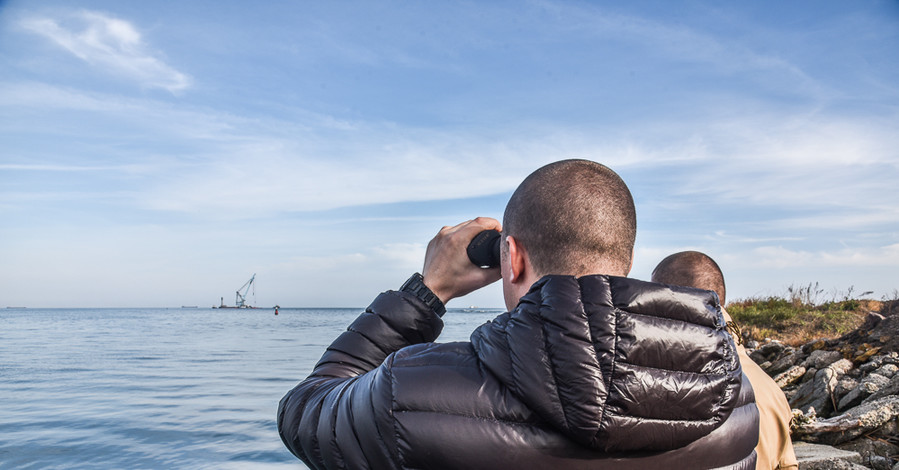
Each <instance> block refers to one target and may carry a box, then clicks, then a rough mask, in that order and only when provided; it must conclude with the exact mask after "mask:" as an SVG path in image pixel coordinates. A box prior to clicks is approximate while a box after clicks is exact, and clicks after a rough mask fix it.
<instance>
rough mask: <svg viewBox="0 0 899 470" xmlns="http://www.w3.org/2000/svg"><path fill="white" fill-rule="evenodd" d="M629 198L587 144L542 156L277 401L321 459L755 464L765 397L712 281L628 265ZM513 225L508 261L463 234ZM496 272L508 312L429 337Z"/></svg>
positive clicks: (378, 464) (432, 246)
mask: <svg viewBox="0 0 899 470" xmlns="http://www.w3.org/2000/svg"><path fill="white" fill-rule="evenodd" d="M636 226H637V224H636V215H635V211H634V201H633V198H632V197H631V194H630V191H629V190H628V189H627V185H625V184H624V181H622V180H621V178H620V177H619V176H618V175H617V174H616V173H615V172H614V171H612V170H611V169H609V168H608V167H606V166H603V165H601V164H599V163H596V162H592V161H588V160H564V161H560V162H555V163H551V164H549V165H546V166H544V167H542V168H539V169H538V170H536V171H535V172H534V173H532V174H531V175H530V176H528V177H527V178H526V179H525V180H524V181H523V182H522V183H521V185H520V186H519V187H518V189H516V190H515V192H514V193H513V194H512V197H511V199H510V200H509V203H508V205H507V207H506V211H505V213H504V218H503V224H502V225H501V224H500V223H499V221H497V220H495V219H490V218H485V217H482V218H477V219H474V220H469V221H467V222H463V223H461V224H458V225H455V226H452V227H444V228H443V229H441V230H440V232H439V233H438V234H437V236H435V237H434V239H433V240H431V242H430V243H429V244H428V249H427V252H426V253H425V259H424V268H423V270H422V274H418V273H416V274H414V275H413V276H412V277H410V278H409V280H408V281H406V283H405V284H404V285H403V287H401V288H400V290H399V291H387V292H385V293H382V294H381V295H379V296H378V297H377V298H376V299H375V300H374V302H373V303H372V304H371V305H370V306H369V307H368V309H367V310H366V312H365V313H363V314H362V315H361V316H360V317H359V318H358V319H356V321H355V322H353V323H352V324H351V325H350V326H349V328H348V330H347V331H346V332H344V333H343V334H341V335H340V336H339V337H338V338H337V339H336V340H335V341H334V342H333V343H332V344H331V346H330V347H328V349H327V351H326V352H325V353H324V355H323V356H322V358H321V360H320V361H319V363H318V364H317V365H316V366H315V369H314V370H313V371H312V374H311V375H309V376H308V377H307V378H306V379H305V380H303V381H302V382H301V383H300V384H299V385H297V386H296V387H295V388H294V389H293V390H291V391H290V392H289V393H288V394H287V395H286V396H285V397H284V398H283V399H282V400H281V404H280V406H279V407H278V429H279V432H280V434H281V438H282V440H283V441H284V443H285V445H286V446H287V447H288V448H289V449H290V451H291V452H293V453H294V454H295V455H296V456H297V457H299V458H300V459H302V460H303V461H304V462H306V463H307V465H309V466H310V467H313V468H350V469H355V468H378V469H380V468H388V469H394V468H395V469H401V468H402V469H407V468H408V469H412V468H414V469H425V468H445V469H456V468H465V469H499V468H514V469H546V468H552V469H561V470H566V469H575V468H577V469H646V468H659V469H661V468H697V469H700V468H701V469H710V468H720V469H725V468H726V469H733V470H750V469H752V468H755V451H754V448H755V445H756V441H757V438H758V411H757V409H756V407H755V404H754V398H753V396H752V388H751V387H750V386H749V385H748V381H747V379H746V377H745V376H744V375H743V373H742V372H741V369H740V363H739V361H738V359H737V354H736V347H735V345H734V342H733V340H732V338H731V337H730V335H729V334H728V333H727V331H726V329H725V324H724V320H723V318H722V317H721V313H720V308H719V307H718V302H717V298H716V297H715V295H714V294H711V293H708V292H704V291H696V290H690V291H689V292H687V291H685V290H684V289H683V288H679V289H672V288H669V287H666V286H663V285H661V284H653V283H648V282H643V281H638V280H635V279H629V278H627V277H625V276H627V274H628V272H629V271H630V267H631V261H632V255H633V249H634V238H635V236H636ZM489 229H494V230H502V235H501V239H500V242H499V243H500V249H499V258H500V266H499V267H494V268H486V269H485V268H481V267H479V266H476V265H475V264H473V263H472V262H471V261H470V260H469V258H468V256H467V254H466V247H467V246H468V245H469V243H470V242H471V241H472V240H473V239H474V237H475V236H476V235H478V234H479V233H480V232H482V231H484V230H489ZM500 278H502V285H503V295H504V298H505V303H506V307H507V308H508V309H509V311H508V312H506V313H504V314H502V315H499V316H498V317H496V318H495V319H494V320H493V321H491V322H488V323H485V324H484V325H481V326H480V327H478V328H477V329H476V330H475V331H474V332H473V333H472V335H471V341H468V342H456V343H442V344H441V343H434V342H433V341H434V340H436V339H437V336H438V335H439V333H440V330H441V328H442V327H443V321H442V319H441V317H443V315H444V313H445V312H446V308H445V304H446V302H448V301H449V300H450V299H453V298H456V297H459V296H462V295H465V294H467V293H469V292H471V291H473V290H475V289H479V288H481V287H483V286H485V285H487V284H490V283H492V282H494V281H496V280H498V279H500Z"/></svg>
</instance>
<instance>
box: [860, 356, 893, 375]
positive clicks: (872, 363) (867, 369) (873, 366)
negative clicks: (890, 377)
mask: <svg viewBox="0 0 899 470" xmlns="http://www.w3.org/2000/svg"><path fill="white" fill-rule="evenodd" d="M889 357H890V355H889V354H884V355H880V356H874V357H872V358H871V359H868V362H866V363H864V364H862V365H860V366H858V371H859V372H861V373H862V374H868V373H871V372H873V371H875V370H877V369H878V368H880V367H881V366H883V364H884V361H885V360H886V359H887V358H889Z"/></svg>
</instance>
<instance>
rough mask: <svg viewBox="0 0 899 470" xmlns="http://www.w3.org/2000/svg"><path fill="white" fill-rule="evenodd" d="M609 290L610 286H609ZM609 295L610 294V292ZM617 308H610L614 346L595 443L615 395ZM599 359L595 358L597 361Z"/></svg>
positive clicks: (594, 438)
mask: <svg viewBox="0 0 899 470" xmlns="http://www.w3.org/2000/svg"><path fill="white" fill-rule="evenodd" d="M609 287H610V288H611V286H609ZM610 295H611V292H610ZM618 312H619V310H618V308H617V307H614V306H613V307H612V313H613V314H614V315H615V323H614V324H613V325H612V328H613V329H614V331H613V335H614V336H613V337H614V338H615V341H614V344H613V346H612V367H611V368H610V369H609V376H610V377H609V385H610V386H609V390H608V393H607V395H606V401H605V402H604V403H603V404H602V411H601V412H600V413H599V426H598V429H597V430H596V434H595V435H594V437H593V440H594V441H595V440H596V438H597V437H598V436H599V434H600V433H601V432H602V431H603V430H604V429H605V428H606V409H607V408H608V405H609V402H610V401H611V400H612V395H613V394H614V395H617V393H615V388H614V387H612V386H611V385H612V382H613V381H614V380H615V372H616V369H617V368H618V317H619V316H618ZM598 359H599V358H597V360H598Z"/></svg>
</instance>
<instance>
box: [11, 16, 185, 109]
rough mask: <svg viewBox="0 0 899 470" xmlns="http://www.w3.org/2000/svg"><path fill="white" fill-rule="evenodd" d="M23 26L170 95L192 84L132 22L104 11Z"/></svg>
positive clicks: (91, 61) (37, 20)
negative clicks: (152, 45) (155, 48)
mask: <svg viewBox="0 0 899 470" xmlns="http://www.w3.org/2000/svg"><path fill="white" fill-rule="evenodd" d="M21 26H22V27H24V28H25V29H27V30H29V31H32V32H34V33H36V34H39V35H41V36H44V37H46V38H47V39H50V40H51V41H53V42H54V43H55V44H57V45H58V46H60V47H62V48H64V49H66V50H67V51H69V52H70V53H72V54H73V55H75V56H76V57H78V58H79V59H81V60H83V61H85V62H87V63H89V64H91V65H93V66H95V67H98V68H101V69H105V70H108V71H110V72H113V73H116V74H119V75H123V76H127V77H129V78H131V79H134V80H137V81H138V82H139V83H140V84H141V85H142V86H146V87H151V88H162V89H165V90H168V91H170V92H173V93H174V92H178V91H182V90H184V89H186V88H187V87H189V86H190V84H191V79H190V77H188V76H187V75H185V74H183V73H181V72H179V71H178V70H176V69H175V68H173V67H171V66H170V65H168V64H166V63H165V61H164V60H163V59H162V58H160V57H159V53H156V52H154V51H152V50H151V49H150V47H149V45H148V44H146V43H145V41H144V40H143V38H142V37H141V34H140V32H139V31H138V29H137V28H136V27H135V26H134V25H133V24H131V23H130V22H128V21H125V20H122V19H119V18H115V17H113V16H109V15H107V14H104V13H100V12H93V11H81V12H76V13H72V14H71V15H69V16H68V17H66V18H50V17H31V18H27V19H24V20H22V22H21Z"/></svg>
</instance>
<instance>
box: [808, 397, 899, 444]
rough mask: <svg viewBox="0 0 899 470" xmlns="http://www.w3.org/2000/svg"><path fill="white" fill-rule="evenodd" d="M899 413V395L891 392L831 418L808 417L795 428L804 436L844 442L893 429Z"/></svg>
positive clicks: (829, 442) (816, 439)
mask: <svg viewBox="0 0 899 470" xmlns="http://www.w3.org/2000/svg"><path fill="white" fill-rule="evenodd" d="M897 417H899V396H897V395H890V396H886V397H883V398H881V399H879V400H875V401H873V402H870V403H863V404H861V405H859V406H857V407H855V408H852V409H850V410H848V411H846V412H845V413H843V414H841V415H839V416H834V417H833V418H829V419H822V420H808V422H804V423H800V424H798V425H797V426H796V428H795V434H796V435H800V436H804V437H803V439H804V440H807V441H812V442H820V443H824V444H831V445H836V444H841V443H843V442H848V441H851V440H852V439H855V438H856V437H858V436H861V435H863V434H869V433H877V432H883V433H886V434H889V433H894V432H895V429H896V418H897Z"/></svg>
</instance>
